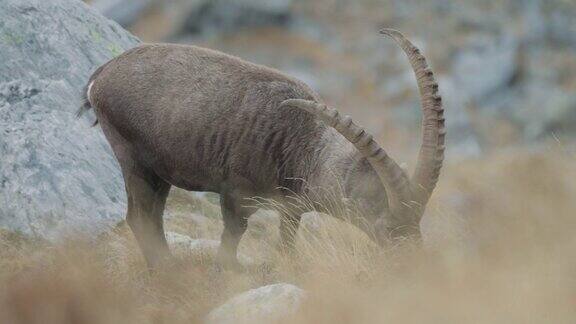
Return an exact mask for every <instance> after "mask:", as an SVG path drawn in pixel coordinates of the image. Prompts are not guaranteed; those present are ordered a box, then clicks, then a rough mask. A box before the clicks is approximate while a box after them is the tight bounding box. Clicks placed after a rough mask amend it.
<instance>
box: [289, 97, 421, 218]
mask: <svg viewBox="0 0 576 324" xmlns="http://www.w3.org/2000/svg"><path fill="white" fill-rule="evenodd" d="M280 106H281V107H283V106H293V107H297V108H300V109H303V110H306V111H308V112H310V113H312V114H314V115H316V116H317V117H318V118H320V119H321V120H322V121H323V122H324V123H326V124H327V125H330V126H332V127H334V128H335V129H336V130H337V131H338V132H339V133H340V134H342V136H344V137H345V138H346V139H347V140H348V141H350V142H351V143H352V144H354V146H355V147H356V149H358V151H360V153H361V154H362V155H364V156H365V157H366V158H367V159H368V161H369V162H370V164H371V165H372V167H373V168H374V170H375V171H376V173H377V174H378V177H379V178H380V180H381V181H382V183H383V184H384V187H385V189H386V193H387V194H388V197H389V201H388V203H389V208H390V210H392V211H396V210H399V208H401V206H403V205H406V204H407V203H408V200H409V199H410V196H411V195H410V191H409V190H410V186H409V181H408V177H407V176H406V173H405V172H404V171H403V170H402V168H401V167H400V166H398V164H397V163H396V162H395V161H394V160H393V159H392V158H391V157H390V156H389V155H388V154H387V153H386V151H384V149H383V148H382V147H381V146H380V145H379V144H378V143H376V141H375V140H374V139H373V137H372V135H370V134H369V133H368V132H366V130H364V129H363V128H362V127H360V126H358V125H356V124H355V123H354V121H352V118H350V116H344V117H341V116H340V113H338V111H337V110H335V109H332V108H328V107H326V105H324V104H319V103H316V102H314V101H309V100H303V99H288V100H284V101H283V102H282V103H281V104H280Z"/></svg>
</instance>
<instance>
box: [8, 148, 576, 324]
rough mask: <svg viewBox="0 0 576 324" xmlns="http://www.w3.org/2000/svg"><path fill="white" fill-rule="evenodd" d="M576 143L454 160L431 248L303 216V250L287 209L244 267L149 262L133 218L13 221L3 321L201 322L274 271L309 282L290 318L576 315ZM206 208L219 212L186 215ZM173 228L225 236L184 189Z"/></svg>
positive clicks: (428, 236)
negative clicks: (281, 223) (90, 227)
mask: <svg viewBox="0 0 576 324" xmlns="http://www.w3.org/2000/svg"><path fill="white" fill-rule="evenodd" d="M575 162H576V156H574V155H572V153H567V152H565V151H562V150H560V149H544V150H540V151H537V152H536V151H535V152H527V151H510V152H503V153H498V154H495V155H492V156H488V157H486V158H484V159H482V160H467V161H462V162H459V163H456V164H452V165H448V166H447V167H446V169H445V170H444V173H443V177H442V179H441V182H440V187H439V189H438V191H437V192H436V193H435V195H434V199H433V202H432V204H431V206H430V207H429V210H428V213H427V215H426V216H425V219H424V224H423V231H424V236H425V241H426V244H425V245H426V248H425V249H423V250H422V249H418V248H416V247H415V246H414V245H413V244H411V242H403V243H400V244H398V245H396V246H394V247H391V248H389V249H387V250H381V249H378V248H376V247H375V246H374V244H373V243H372V242H370V241H369V240H368V239H367V237H366V236H364V235H363V234H362V233H360V232H359V231H357V230H356V229H355V228H353V227H352V226H350V225H348V224H345V223H343V222H340V221H336V220H334V219H333V218H330V217H320V218H319V221H316V223H310V222H308V223H305V224H304V225H303V226H302V228H301V230H300V232H299V237H298V245H297V249H298V252H297V253H296V256H294V257H284V256H281V255H280V254H278V253H277V252H276V250H275V249H274V248H273V247H274V246H275V244H276V241H277V239H278V232H277V228H276V225H277V224H276V222H277V220H276V219H275V218H274V217H271V216H269V215H267V213H261V214H260V215H256V216H255V217H254V219H251V222H250V227H249V231H248V233H247V235H245V237H244V239H243V241H242V244H241V249H240V250H241V253H244V254H246V255H250V256H253V257H254V258H255V259H257V260H260V261H263V262H265V263H266V264H267V266H266V267H255V268H254V269H249V270H248V271H247V272H246V273H244V274H238V273H232V272H219V271H214V266H213V262H212V260H210V259H209V258H204V259H198V258H192V257H190V256H186V255H179V256H178V260H177V262H176V264H174V265H173V266H172V267H171V268H170V269H165V270H164V271H160V272H158V273H155V274H152V275H150V274H149V273H148V272H147V271H146V268H145V264H144V261H143V259H142V257H141V255H140V252H139V250H138V248H137V246H136V244H135V241H134V239H133V237H132V236H131V234H130V232H129V230H128V228H127V227H126V226H125V225H119V226H118V228H116V229H115V230H113V231H111V232H110V233H107V234H105V235H103V236H102V237H101V238H100V239H99V240H98V241H97V242H84V241H82V240H71V241H67V242H61V243H58V244H48V243H45V242H38V241H33V240H30V239H28V238H25V237H22V236H19V235H16V234H13V233H7V232H3V233H2V234H1V237H2V238H1V240H0V246H1V247H0V323H14V324H20V323H26V324H28V323H46V324H50V323H81V324H84V323H194V322H201V321H202V319H203V317H204V316H205V315H206V314H207V312H209V311H210V310H211V309H213V308H214V307H216V306H218V305H219V304H221V303H223V302H224V301H226V300H227V299H228V298H230V297H231V296H233V295H235V294H237V293H239V292H242V291H245V290H247V289H249V288H252V287H257V286H261V285H264V284H268V283H272V282H279V281H285V282H292V283H295V284H296V285H298V286H300V287H302V288H304V289H305V290H307V291H308V292H309V296H310V298H308V300H307V301H306V303H305V305H304V307H303V308H302V309H301V311H300V312H299V313H298V314H296V315H295V316H294V317H293V318H289V319H287V320H286V323H386V322H390V323H422V322H429V323H437V322H442V323H542V322H545V323H574V322H575V321H576V276H575V275H576V257H575V256H576V255H575V253H576V252H575V251H576V235H574V233H575V230H576V199H575V198H576V181H575V179H576V163H575ZM190 208H195V209H196V210H200V211H202V212H203V213H205V214H207V215H208V217H204V216H201V215H194V216H190V215H187V214H188V212H187V210H189V209H190ZM169 209H170V211H169V215H170V217H168V220H167V226H166V227H167V230H169V231H174V232H179V233H181V234H186V235H189V236H191V237H204V238H218V237H219V235H220V230H221V224H220V220H219V218H218V216H217V210H214V206H210V205H209V204H206V205H203V206H201V207H198V202H197V201H196V202H195V201H193V200H189V199H188V198H186V196H185V195H182V193H181V192H176V193H175V194H173V195H172V197H171V200H170V207H169Z"/></svg>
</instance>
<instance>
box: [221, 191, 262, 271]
mask: <svg viewBox="0 0 576 324" xmlns="http://www.w3.org/2000/svg"><path fill="white" fill-rule="evenodd" d="M244 198H245V197H244V196H243V195H238V194H233V193H222V194H221V195H220V205H221V209H222V219H223V221H224V231H223V232H222V238H221V240H220V248H219V249H218V256H217V259H218V263H219V264H220V265H222V266H224V267H225V268H229V269H237V270H238V269H242V266H241V265H240V263H239V262H238V258H237V252H238V244H239V243H240V239H241V238H242V235H243V234H244V232H246V228H247V226H248V217H250V215H252V214H253V213H254V212H255V211H256V209H257V208H255V207H246V206H242V202H243V201H244V202H245V200H244Z"/></svg>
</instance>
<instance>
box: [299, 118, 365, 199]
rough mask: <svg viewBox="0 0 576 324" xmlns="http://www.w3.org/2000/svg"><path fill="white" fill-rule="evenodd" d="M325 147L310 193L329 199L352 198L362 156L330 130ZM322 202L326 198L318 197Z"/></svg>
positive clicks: (326, 136)
mask: <svg viewBox="0 0 576 324" xmlns="http://www.w3.org/2000/svg"><path fill="white" fill-rule="evenodd" d="M324 136H325V143H326V144H325V146H324V148H323V150H322V151H321V152H320V154H319V155H318V159H319V162H320V163H318V164H317V165H316V171H315V172H314V177H313V178H312V179H310V181H309V192H311V193H316V196H318V195H320V196H326V195H328V196H329V199H332V200H334V199H338V198H350V184H349V182H350V181H351V180H352V178H353V177H354V175H355V174H356V170H357V169H358V166H359V164H360V162H361V160H362V155H361V154H360V152H358V150H356V149H355V148H354V146H353V145H352V144H351V143H350V142H349V141H347V140H346V139H345V138H344V137H343V136H341V135H340V134H338V133H336V132H335V131H334V130H333V129H328V130H327V132H326V134H325V135H324ZM317 198H318V199H320V200H324V199H326V198H323V197H317Z"/></svg>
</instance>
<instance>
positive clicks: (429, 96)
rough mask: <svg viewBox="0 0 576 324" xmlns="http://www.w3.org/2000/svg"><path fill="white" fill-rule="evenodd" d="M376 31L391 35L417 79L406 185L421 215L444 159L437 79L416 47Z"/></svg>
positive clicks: (395, 33)
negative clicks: (413, 147) (415, 128)
mask: <svg viewBox="0 0 576 324" xmlns="http://www.w3.org/2000/svg"><path fill="white" fill-rule="evenodd" d="M380 33H381V34H385V35H388V36H390V37H392V38H393V39H394V40H395V41H396V43H398V45H399V46H400V48H402V50H403V51H404V53H406V55H407V56H408V60H409V61H410V65H411V66H412V69H413V70H414V74H415V75H416V79H417V82H418V89H419V91H420V101H421V106H422V146H421V147H420V153H419V154H418V162H417V163H416V169H415V171H414V174H413V175H412V178H411V179H410V187H411V192H412V193H413V195H414V196H413V200H414V201H415V202H416V203H417V204H418V205H419V208H420V209H421V211H420V212H419V214H420V215H421V214H422V212H423V209H424V206H425V205H426V203H427V202H428V199H430V195H432V191H433V190H434V188H435V187H436V183H437V182H438V177H439V176H440V169H441V168H442V162H443V160H444V149H445V146H444V138H445V136H446V128H445V125H444V124H445V123H444V108H443V107H442V98H441V97H440V95H439V94H438V83H437V82H436V80H435V79H434V74H433V73H432V70H430V68H429V67H428V64H427V63H426V58H424V56H423V55H422V54H421V53H420V50H419V49H418V48H417V47H416V46H414V44H412V43H411V42H410V41H409V40H407V39H406V38H405V37H404V35H402V33H400V32H398V31H396V30H393V29H382V30H381V31H380Z"/></svg>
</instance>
